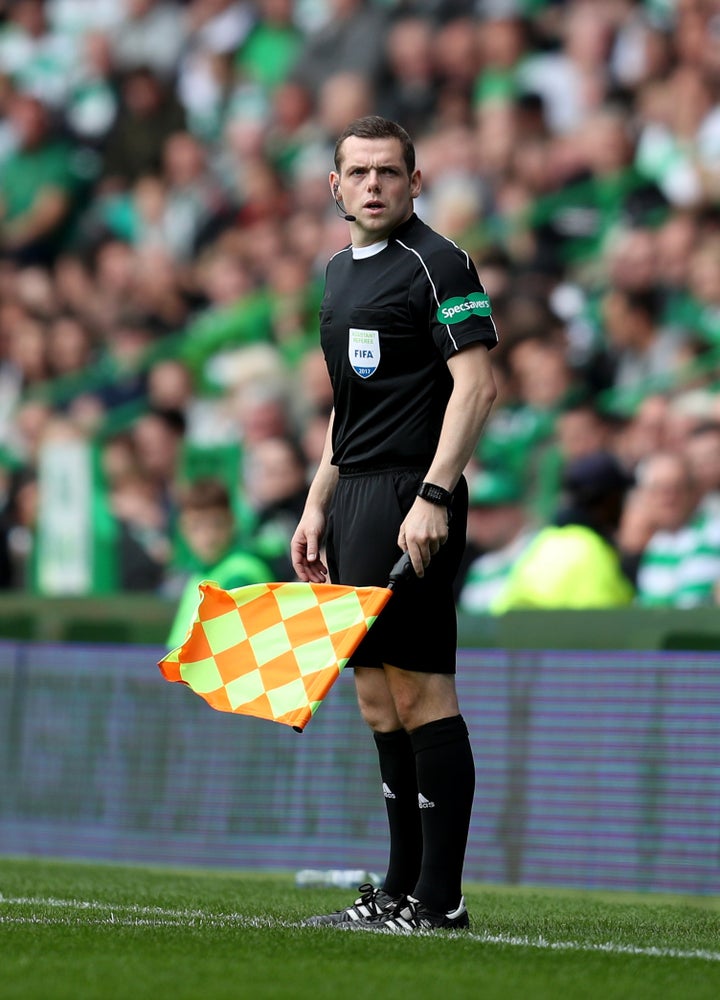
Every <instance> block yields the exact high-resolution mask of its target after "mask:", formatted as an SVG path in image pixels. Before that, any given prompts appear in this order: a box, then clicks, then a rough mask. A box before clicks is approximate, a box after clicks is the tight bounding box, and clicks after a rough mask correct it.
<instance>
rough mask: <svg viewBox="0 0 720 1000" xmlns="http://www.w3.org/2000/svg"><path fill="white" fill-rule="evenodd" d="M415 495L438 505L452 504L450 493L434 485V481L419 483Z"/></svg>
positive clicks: (447, 505) (446, 505)
mask: <svg viewBox="0 0 720 1000" xmlns="http://www.w3.org/2000/svg"><path fill="white" fill-rule="evenodd" d="M417 495H418V496H419V497H422V499H423V500H427V501H428V503H434V504H436V505H437V506H438V507H449V506H450V505H451V504H452V498H453V495H452V493H451V492H450V491H449V490H446V489H443V487H442V486H436V485H435V483H421V484H420V488H419V490H418V491H417Z"/></svg>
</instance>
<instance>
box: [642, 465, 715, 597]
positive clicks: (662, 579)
mask: <svg viewBox="0 0 720 1000" xmlns="http://www.w3.org/2000/svg"><path fill="white" fill-rule="evenodd" d="M699 499H700V495H699V491H698V488H697V484H696V482H695V480H694V479H693V476H692V472H691V467H690V465H689V461H688V457H687V455H682V454H679V453H676V452H672V451H664V452H658V453H657V454H655V455H652V456H650V458H648V459H647V460H646V461H645V462H644V463H643V465H641V466H640V469H639V471H638V488H637V490H636V492H635V497H634V506H635V510H636V516H637V517H638V518H639V517H641V516H644V521H645V525H644V526H645V538H646V543H645V545H644V547H643V548H642V552H641V555H640V560H639V568H638V574H637V591H638V593H637V600H638V603H639V604H642V605H645V606H646V607H654V608H693V607H698V606H702V605H709V604H713V603H716V601H717V597H716V588H717V581H718V579H720V519H718V517H717V516H716V514H715V513H714V511H712V509H710V510H708V509H707V508H703V507H702V505H699ZM641 537H642V536H641Z"/></svg>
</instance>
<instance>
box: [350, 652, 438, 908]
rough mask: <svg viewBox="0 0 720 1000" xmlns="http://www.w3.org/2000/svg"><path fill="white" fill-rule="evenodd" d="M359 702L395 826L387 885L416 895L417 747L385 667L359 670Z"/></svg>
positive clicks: (390, 823)
mask: <svg viewBox="0 0 720 1000" xmlns="http://www.w3.org/2000/svg"><path fill="white" fill-rule="evenodd" d="M355 684H356V688H357V693H358V703H359V705H360V711H361V713H362V716H363V718H364V719H365V721H366V722H367V723H368V725H369V726H370V728H371V729H372V731H373V737H374V740H375V746H376V747H377V753H378V761H379V764H380V777H381V780H382V789H383V795H384V797H385V808H386V811H387V818H388V827H389V830H390V857H389V861H388V868H387V874H386V876H385V880H384V882H383V889H384V890H385V892H387V893H388V894H389V895H390V896H395V897H400V896H403V895H407V894H409V893H411V892H412V891H413V889H414V887H415V883H416V882H417V878H418V875H419V872H420V863H421V859H422V851H423V841H422V825H421V818H420V812H419V810H418V786H417V777H416V764H415V750H414V748H413V745H412V742H411V739H410V736H409V735H408V733H407V732H406V731H405V729H403V728H402V726H401V724H400V720H399V719H398V716H397V712H396V711H395V706H394V703H393V699H392V696H391V694H390V691H389V689H388V686H387V680H386V677H385V672H384V670H379V669H371V668H368V667H360V668H357V669H356V670H355Z"/></svg>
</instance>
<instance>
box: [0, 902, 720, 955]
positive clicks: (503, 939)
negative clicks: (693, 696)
mask: <svg viewBox="0 0 720 1000" xmlns="http://www.w3.org/2000/svg"><path fill="white" fill-rule="evenodd" d="M32 906H42V907H51V908H52V907H56V908H58V909H65V910H79V911H84V913H76V914H73V913H68V914H63V915H58V916H57V917H54V916H47V915H45V914H33V913H31V914H16V915H14V914H11V913H9V914H4V913H3V912H2V911H3V908H5V907H8V908H10V907H32ZM92 911H95V912H96V913H97V914H98V916H97V917H94V918H93V917H90V919H87V917H86V915H87V914H88V913H92ZM83 923H86V924H94V925H97V926H113V927H144V926H150V927H191V926H194V925H202V926H211V927H220V928H222V927H238V928H239V929H242V928H249V929H250V928H253V929H255V928H256V929H266V930H273V929H302V930H311V931H312V932H313V933H317V931H318V930H320V931H327V928H306V927H303V925H302V924H300V923H297V922H293V921H290V920H278V919H276V918H274V917H248V916H244V915H243V914H241V913H212V912H209V911H207V910H191V909H182V908H178V909H175V908H171V907H162V906H139V905H138V904H136V903H103V902H101V901H100V900H84V899H55V898H53V897H48V898H45V897H42V896H18V897H12V898H8V897H5V896H2V895H0V924H32V925H35V926H38V925H43V926H53V925H64V926H71V925H75V926H77V925H78V924H83ZM335 931H336V929H335V928H333V932H335ZM420 934H421V935H422V936H428V937H431V936H434V932H433V931H426V932H422V931H421V932H420ZM388 936H390V935H388ZM408 936H409V937H416V936H417V935H415V934H413V935H408ZM452 938H457V939H458V940H461V941H477V942H478V943H479V944H497V945H505V946H509V947H511V948H536V949H541V950H545V951H577V952H600V953H603V954H607V955H631V956H637V957H641V958H672V959H698V960H700V961H704V962H720V952H718V951H707V950H705V949H701V948H699V949H689V950H687V951H683V950H680V949H678V948H661V947H656V946H646V945H634V944H620V943H618V942H615V941H606V942H603V943H600V944H595V943H593V942H591V941H549V940H548V939H547V938H544V937H525V936H523V937H520V936H516V935H513V934H491V933H490V932H489V931H483V932H480V933H476V932H473V931H469V932H467V931H462V932H458V933H457V934H452V935H449V939H450V940H451V939H452Z"/></svg>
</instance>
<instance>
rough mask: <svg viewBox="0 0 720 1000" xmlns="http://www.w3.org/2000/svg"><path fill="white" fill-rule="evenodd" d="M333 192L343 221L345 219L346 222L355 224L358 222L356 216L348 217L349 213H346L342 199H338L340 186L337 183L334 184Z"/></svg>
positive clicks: (336, 206)
mask: <svg viewBox="0 0 720 1000" xmlns="http://www.w3.org/2000/svg"><path fill="white" fill-rule="evenodd" d="M332 191H333V198H334V199H335V208H336V209H337V213H338V215H339V216H340V217H341V218H342V219H345V221H346V222H355V221H357V220H356V216H354V215H348V213H347V212H346V211H345V206H344V205H343V203H342V202H341V201H340V198H339V197H338V195H339V193H340V185H339V184H338V182H337V181H335V183H334V184H333V189H332Z"/></svg>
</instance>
